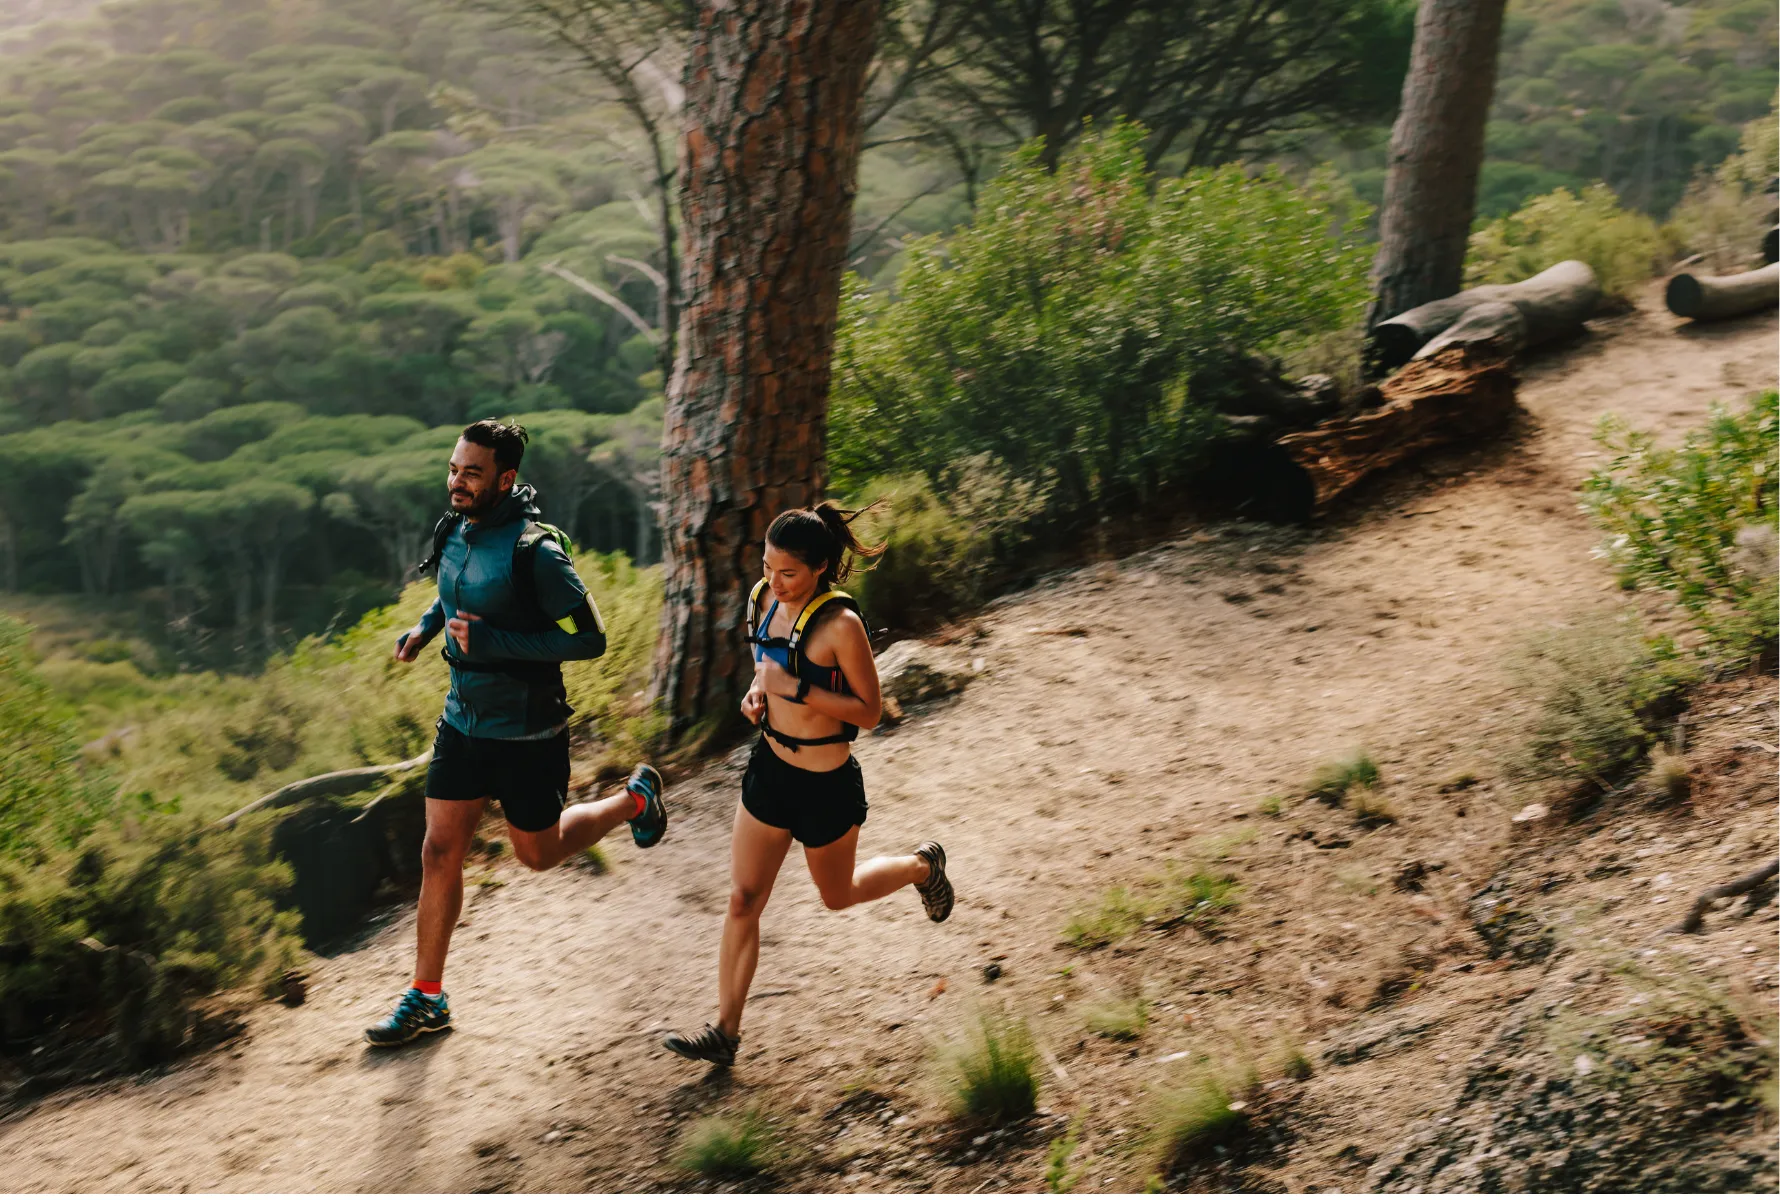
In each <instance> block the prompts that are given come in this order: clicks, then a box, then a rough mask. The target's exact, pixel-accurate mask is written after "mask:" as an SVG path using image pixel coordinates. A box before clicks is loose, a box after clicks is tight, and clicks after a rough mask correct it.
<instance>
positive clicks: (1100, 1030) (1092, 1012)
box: [1085, 998, 1150, 1042]
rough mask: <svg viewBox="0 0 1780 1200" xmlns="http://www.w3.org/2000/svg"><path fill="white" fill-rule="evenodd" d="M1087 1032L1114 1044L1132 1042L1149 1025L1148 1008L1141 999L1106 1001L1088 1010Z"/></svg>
mask: <svg viewBox="0 0 1780 1200" xmlns="http://www.w3.org/2000/svg"><path fill="white" fill-rule="evenodd" d="M1085 1016H1086V1019H1087V1024H1088V1028H1089V1030H1091V1031H1092V1032H1094V1033H1097V1034H1099V1035H1100V1036H1101V1037H1103V1038H1111V1039H1112V1040H1113V1041H1115V1042H1134V1041H1136V1040H1137V1039H1138V1038H1139V1037H1141V1036H1142V1035H1143V1031H1144V1027H1145V1026H1146V1025H1148V1024H1149V1023H1150V1006H1149V1004H1148V1003H1147V1002H1146V1001H1144V1000H1143V999H1141V998H1139V999H1133V1000H1108V1001H1105V1002H1104V1003H1101V1004H1095V1005H1092V1006H1090V1007H1089V1008H1088V1010H1087V1012H1086V1014H1085Z"/></svg>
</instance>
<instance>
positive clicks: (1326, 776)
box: [1305, 750, 1379, 804]
mask: <svg viewBox="0 0 1780 1200" xmlns="http://www.w3.org/2000/svg"><path fill="white" fill-rule="evenodd" d="M1378 781H1379V773H1378V763H1376V762H1375V761H1373V758H1372V755H1371V754H1369V753H1367V752H1366V751H1365V750H1356V751H1354V752H1353V753H1352V754H1350V755H1348V757H1346V758H1343V759H1338V760H1336V761H1334V762H1329V763H1325V764H1323V765H1322V766H1321V767H1318V768H1317V770H1316V773H1315V774H1314V775H1312V776H1311V777H1310V783H1309V784H1308V785H1306V787H1305V795H1306V796H1307V797H1308V798H1309V799H1312V800H1321V801H1322V802H1323V803H1325V804H1340V803H1341V801H1342V800H1343V799H1344V798H1345V797H1346V796H1347V794H1348V792H1349V791H1350V790H1352V789H1354V788H1357V787H1366V788H1372V787H1377V786H1378Z"/></svg>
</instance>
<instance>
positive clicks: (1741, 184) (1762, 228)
mask: <svg viewBox="0 0 1780 1200" xmlns="http://www.w3.org/2000/svg"><path fill="white" fill-rule="evenodd" d="M1776 172H1780V117H1777V115H1776V113H1774V112H1773V111H1770V112H1769V113H1768V115H1767V116H1765V117H1761V118H1759V119H1758V120H1754V121H1751V122H1749V123H1748V124H1747V125H1745V126H1743V132H1742V135H1741V137H1740V138H1739V139H1738V152H1737V153H1735V154H1733V155H1731V156H1730V157H1729V158H1727V159H1725V160H1724V161H1723V162H1722V163H1720V164H1718V167H1717V169H1715V170H1713V171H1711V172H1709V173H1708V172H1702V173H1701V174H1699V175H1698V176H1696V177H1695V178H1694V181H1693V182H1692V183H1690V184H1689V185H1688V188H1687V194H1686V195H1684V196H1683V197H1682V198H1681V203H1680V204H1678V205H1676V206H1675V212H1674V215H1673V216H1672V217H1671V218H1670V221H1669V227H1668V228H1669V231H1670V232H1671V233H1672V235H1673V237H1674V240H1675V241H1676V243H1677V244H1678V245H1679V246H1680V247H1681V248H1682V249H1683V250H1688V251H1693V252H1694V253H1697V254H1703V255H1705V256H1706V262H1707V264H1708V268H1709V270H1710V271H1711V273H1712V274H1715V275H1732V274H1735V273H1737V272H1739V271H1744V270H1747V269H1748V268H1750V267H1751V266H1754V265H1755V264H1756V263H1757V262H1759V261H1760V258H1761V254H1760V246H1761V239H1762V235H1763V234H1764V233H1766V232H1767V230H1768V229H1769V228H1771V227H1772V225H1773V221H1774V205H1773V201H1772V199H1771V198H1770V196H1769V193H1768V191H1767V186H1768V181H1769V180H1770V179H1772V178H1773V177H1774V175H1775V173H1776Z"/></svg>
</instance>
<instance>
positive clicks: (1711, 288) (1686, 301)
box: [1663, 263, 1780, 321]
mask: <svg viewBox="0 0 1780 1200" xmlns="http://www.w3.org/2000/svg"><path fill="white" fill-rule="evenodd" d="M1663 299H1664V300H1665V301H1666V302H1667V303H1668V305H1669V311H1670V312H1672V313H1674V314H1675V315H1676V316H1678V317H1692V318H1693V319H1694V320H1696V321H1722V320H1723V319H1724V318H1726V317H1740V316H1742V315H1743V314H1744V313H1752V312H1757V311H1759V310H1761V309H1764V308H1773V307H1774V306H1775V304H1777V303H1780V263H1769V264H1768V265H1767V266H1765V267H1762V268H1760V269H1758V270H1754V271H1745V272H1743V273H1742V274H1741V275H1719V276H1711V275H1677V276H1675V277H1674V278H1673V279H1671V280H1669V286H1668V288H1667V289H1666V290H1665V291H1664V293H1663Z"/></svg>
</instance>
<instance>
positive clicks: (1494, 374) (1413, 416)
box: [1277, 342, 1516, 511]
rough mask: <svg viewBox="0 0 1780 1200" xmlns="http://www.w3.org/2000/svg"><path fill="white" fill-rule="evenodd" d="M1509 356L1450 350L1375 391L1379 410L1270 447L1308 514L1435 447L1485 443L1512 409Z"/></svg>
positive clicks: (1490, 348)
mask: <svg viewBox="0 0 1780 1200" xmlns="http://www.w3.org/2000/svg"><path fill="white" fill-rule="evenodd" d="M1512 361H1513V354H1512V352H1511V351H1508V350H1505V349H1503V348H1502V347H1500V346H1498V345H1495V344H1493V343H1488V342H1484V343H1478V344H1473V345H1470V346H1451V347H1448V348H1447V349H1445V350H1441V351H1438V352H1437V353H1435V354H1434V355H1433V356H1432V357H1430V358H1424V359H1420V360H1418V361H1416V362H1412V363H1410V364H1409V365H1408V366H1407V367H1405V368H1403V370H1401V371H1399V372H1398V373H1397V374H1396V375H1394V376H1392V377H1391V378H1390V379H1387V380H1385V381H1384V383H1382V384H1380V385H1379V391H1380V392H1381V393H1382V395H1383V398H1384V403H1383V404H1381V405H1380V406H1379V407H1377V408H1374V409H1371V410H1369V411H1366V412H1361V413H1358V414H1356V415H1354V416H1351V417H1341V418H1337V419H1336V420H1333V421H1325V422H1324V423H1323V424H1321V425H1318V426H1317V427H1316V428H1314V429H1307V430H1305V431H1304V432H1302V433H1292V434H1287V435H1286V436H1285V437H1283V438H1280V439H1279V441H1278V443H1277V444H1278V446H1279V448H1280V449H1281V450H1283V451H1284V452H1285V454H1286V455H1287V457H1289V458H1290V459H1291V461H1292V462H1293V463H1294V464H1296V466H1297V467H1298V468H1299V470H1301V471H1302V472H1303V474H1304V476H1305V477H1306V478H1307V479H1308V480H1309V483H1310V488H1311V491H1312V493H1313V497H1314V500H1313V503H1314V508H1315V509H1316V510H1319V511H1320V510H1323V509H1326V508H1327V507H1328V506H1329V504H1330V502H1331V501H1333V500H1334V499H1335V498H1336V497H1337V496H1340V495H1341V494H1342V493H1343V492H1345V491H1347V490H1348V489H1349V488H1351V487H1353V486H1354V485H1355V484H1356V483H1358V482H1360V480H1362V479H1364V478H1366V476H1368V475H1370V474H1372V473H1373V472H1375V471H1380V470H1383V469H1384V468H1386V467H1389V466H1392V465H1394V464H1396V463H1399V462H1402V461H1403V460H1404V459H1406V458H1409V457H1410V456H1412V455H1415V454H1419V453H1421V452H1422V451H1423V450H1428V449H1431V448H1433V447H1435V446H1441V445H1446V444H1449V443H1452V442H1461V441H1466V440H1470V439H1477V438H1482V437H1485V436H1487V435H1489V434H1493V433H1496V432H1498V431H1499V430H1500V429H1501V428H1502V427H1503V426H1505V425H1506V424H1507V423H1508V419H1509V417H1510V416H1512V415H1513V413H1514V409H1515V406H1516V401H1515V396H1514V385H1515V379H1514V371H1513V366H1512Z"/></svg>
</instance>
